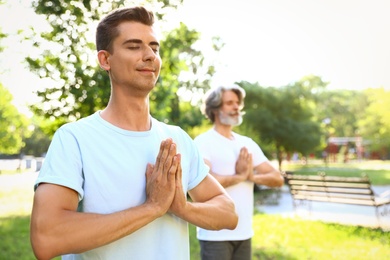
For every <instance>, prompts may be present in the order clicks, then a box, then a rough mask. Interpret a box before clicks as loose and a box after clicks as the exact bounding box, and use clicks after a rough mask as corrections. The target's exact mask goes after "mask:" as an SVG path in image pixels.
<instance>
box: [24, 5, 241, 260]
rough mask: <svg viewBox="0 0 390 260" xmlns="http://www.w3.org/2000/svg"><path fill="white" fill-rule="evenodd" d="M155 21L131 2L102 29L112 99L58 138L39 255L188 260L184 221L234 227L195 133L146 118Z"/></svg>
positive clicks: (38, 210)
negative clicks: (190, 133) (189, 199)
mask: <svg viewBox="0 0 390 260" xmlns="http://www.w3.org/2000/svg"><path fill="white" fill-rule="evenodd" d="M153 23H154V16H153V13H151V12H149V11H147V10H146V9H144V8H143V7H135V8H125V9H119V10H116V11H113V12H112V13H110V14H109V15H108V16H107V17H105V18H104V19H103V20H102V21H101V22H100V23H99V25H98V28H97V33H96V45H97V50H98V60H99V64H100V67H101V68H102V69H104V70H106V71H107V72H108V75H109V77H110V81H111V97H110V100H109V103H108V105H107V107H106V108H105V109H104V110H102V111H98V112H96V113H95V114H93V115H91V116H88V117H86V118H84V119H81V120H79V121H77V122H74V123H70V124H66V125H64V126H62V127H61V128H60V129H59V130H58V131H57V132H56V134H55V136H54V138H53V141H52V143H51V145H50V148H49V150H48V153H47V156H46V159H45V162H44V164H43V166H42V169H41V171H40V174H39V177H38V179H37V181H36V185H35V188H36V191H35V197H34V205H33V210H32V216H31V243H32V247H33V250H34V253H35V255H36V257H37V258H38V259H51V258H53V257H54V256H58V255H64V256H63V258H64V259H144V260H146V259H151V260H154V259H189V241H188V223H187V222H190V223H192V224H194V225H196V226H200V227H202V228H205V229H212V230H219V229H225V228H226V229H234V228H235V227H236V225H237V221H238V220H237V215H236V213H235V210H234V204H233V202H232V200H231V199H230V197H229V196H228V195H227V194H226V192H225V191H224V189H223V187H222V186H221V185H220V184H219V183H218V182H217V181H216V180H215V179H214V178H213V177H212V176H211V175H209V173H208V172H209V169H208V167H207V166H206V165H205V164H204V162H203V159H202V158H201V156H200V154H199V152H198V150H197V148H196V146H195V144H194V143H193V141H192V140H191V138H190V137H189V136H188V135H187V134H186V133H185V132H184V131H183V130H182V129H180V128H179V127H175V126H168V125H165V124H163V123H161V122H159V121H157V120H156V119H154V118H152V117H151V116H150V114H149V92H150V91H151V90H152V89H153V88H154V86H155V83H156V81H157V78H158V76H159V72H160V67H161V58H160V56H159V48H160V46H159V39H158V37H157V34H156V31H155V28H154V27H153ZM187 192H188V194H189V195H190V196H191V199H192V202H189V201H187V200H186V194H187Z"/></svg>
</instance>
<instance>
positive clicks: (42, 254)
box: [31, 237, 55, 260]
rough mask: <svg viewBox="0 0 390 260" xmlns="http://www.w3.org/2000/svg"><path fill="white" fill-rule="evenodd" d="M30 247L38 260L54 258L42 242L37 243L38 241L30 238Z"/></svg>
mask: <svg viewBox="0 0 390 260" xmlns="http://www.w3.org/2000/svg"><path fill="white" fill-rule="evenodd" d="M31 246H32V250H33V252H34V255H35V257H36V258H37V259H39V260H46V259H53V258H54V257H55V255H54V254H52V253H51V251H50V248H48V247H47V246H44V242H43V241H39V239H36V238H33V237H31Z"/></svg>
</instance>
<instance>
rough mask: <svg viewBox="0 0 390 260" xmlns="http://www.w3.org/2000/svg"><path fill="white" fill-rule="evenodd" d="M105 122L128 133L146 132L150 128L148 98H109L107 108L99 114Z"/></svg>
mask: <svg viewBox="0 0 390 260" xmlns="http://www.w3.org/2000/svg"><path fill="white" fill-rule="evenodd" d="M100 115H101V117H102V118H103V119H104V120H106V121H107V122H109V123H111V124H113V125H115V126H117V127H119V128H122V129H125V130H130V131H148V130H150V128H151V120H150V114H149V98H148V97H147V98H144V99H140V98H129V97H127V98H126V99H125V100H124V99H115V98H113V97H111V98H110V101H109V102H108V105H107V107H106V108H105V109H104V110H103V111H102V112H101V113H100Z"/></svg>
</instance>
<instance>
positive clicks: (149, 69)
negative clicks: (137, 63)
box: [137, 68, 156, 73]
mask: <svg viewBox="0 0 390 260" xmlns="http://www.w3.org/2000/svg"><path fill="white" fill-rule="evenodd" d="M137 71H140V72H153V73H154V72H156V69H154V68H139V69H137Z"/></svg>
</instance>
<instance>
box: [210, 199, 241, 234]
mask: <svg viewBox="0 0 390 260" xmlns="http://www.w3.org/2000/svg"><path fill="white" fill-rule="evenodd" d="M227 204H228V205H229V206H228V213H227V214H224V216H223V217H222V218H221V219H225V220H226V221H221V222H220V223H221V224H222V225H220V226H218V227H217V228H216V229H215V230H221V229H229V230H233V229H235V228H236V227H237V225H238V214H237V212H236V208H235V206H234V202H233V201H230V202H229V203H227Z"/></svg>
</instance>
